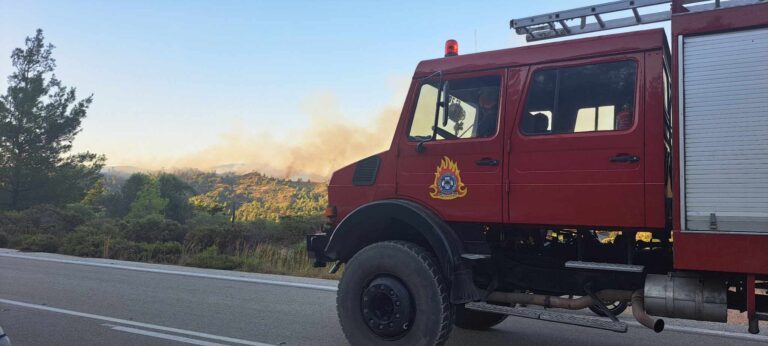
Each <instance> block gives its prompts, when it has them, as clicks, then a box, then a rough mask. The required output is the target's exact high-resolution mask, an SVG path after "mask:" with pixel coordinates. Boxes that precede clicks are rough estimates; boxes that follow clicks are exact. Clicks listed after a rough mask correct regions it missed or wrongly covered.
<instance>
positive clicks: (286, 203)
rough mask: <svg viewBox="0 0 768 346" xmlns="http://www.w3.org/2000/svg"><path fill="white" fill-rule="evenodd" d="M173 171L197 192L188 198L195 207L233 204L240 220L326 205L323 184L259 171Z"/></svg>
mask: <svg viewBox="0 0 768 346" xmlns="http://www.w3.org/2000/svg"><path fill="white" fill-rule="evenodd" d="M174 174H176V175H177V176H178V177H179V178H181V179H182V180H184V181H185V182H187V183H188V184H189V185H190V186H192V188H193V189H194V190H195V191H196V193H197V194H196V195H195V196H193V197H192V198H191V199H190V201H191V202H192V204H193V205H194V206H195V207H196V208H198V209H201V210H206V211H209V212H210V213H217V212H224V213H229V212H231V210H232V206H233V205H235V206H236V208H237V213H236V215H237V219H238V220H242V221H250V220H256V219H260V218H266V219H273V220H276V219H278V218H280V217H282V216H311V215H319V214H321V213H322V211H323V210H324V209H325V206H326V205H327V204H328V194H327V185H326V184H325V183H315V182H310V181H302V180H288V179H280V178H274V177H269V176H266V175H264V174H261V173H258V172H252V173H247V174H242V175H238V174H233V173H226V174H218V173H214V172H202V171H198V170H183V171H177V172H175V173H174Z"/></svg>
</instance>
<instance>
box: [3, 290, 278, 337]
mask: <svg viewBox="0 0 768 346" xmlns="http://www.w3.org/2000/svg"><path fill="white" fill-rule="evenodd" d="M0 303H2V304H8V305H15V306H21V307H25V308H29V309H36V310H43V311H49V312H56V313H60V314H64V315H70V316H77V317H83V318H90V319H94V320H100V321H105V322H112V323H119V324H125V325H129V326H134V327H141V328H147V329H155V330H162V331H164V332H170V333H176V334H184V335H189V336H195V337H199V338H205V339H211V340H218V341H224V342H230V343H234V344H240V345H250V346H272V345H270V344H265V343H261V342H255V341H249V340H243V339H236V338H230V337H226V336H220V335H213V334H208V333H201V332H195V331H192V330H186V329H178V328H171V327H164V326H159V325H156V324H149V323H142V322H136V321H129V320H124V319H120V318H114V317H108V316H101V315H94V314H89V313H85V312H78V311H72V310H66V309H59V308H54V307H50V306H45V305H39V304H30V303H24V302H18V301H15V300H8V299H2V298H0Z"/></svg>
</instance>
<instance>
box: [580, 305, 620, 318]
mask: <svg viewBox="0 0 768 346" xmlns="http://www.w3.org/2000/svg"><path fill="white" fill-rule="evenodd" d="M603 304H605V307H607V308H608V310H609V311H611V313H613V315H614V316H618V315H621V313H622V312H624V310H627V302H612V303H609V302H605V303H603ZM589 309H590V310H592V312H594V313H595V314H597V315H599V316H603V317H608V315H606V314H605V312H603V310H600V308H598V307H596V306H594V305H592V306H590V307H589Z"/></svg>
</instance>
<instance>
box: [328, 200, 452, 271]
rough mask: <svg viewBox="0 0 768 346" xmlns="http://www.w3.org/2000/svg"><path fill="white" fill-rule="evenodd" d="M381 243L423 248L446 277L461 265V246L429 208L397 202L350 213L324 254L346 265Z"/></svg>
mask: <svg viewBox="0 0 768 346" xmlns="http://www.w3.org/2000/svg"><path fill="white" fill-rule="evenodd" d="M385 240H405V241H411V242H414V243H416V244H418V245H421V246H424V247H427V248H428V250H430V251H431V252H432V253H433V254H434V255H435V257H437V259H438V261H440V263H439V265H440V268H441V271H442V272H443V275H445V276H446V278H451V277H452V276H453V273H454V272H455V271H456V270H457V268H458V267H460V265H461V261H462V260H461V254H462V244H461V240H460V239H459V237H458V236H457V235H456V233H455V232H454V231H453V229H452V228H451V227H450V226H449V225H448V224H446V223H445V222H444V221H443V220H442V219H440V218H439V217H438V216H437V215H435V213H433V212H432V211H430V210H429V209H427V208H425V207H423V206H421V205H419V204H417V203H414V202H411V201H406V200H400V199H390V200H381V201H375V202H371V203H368V204H365V205H362V206H360V207H358V208H357V209H355V210H354V211H352V212H351V213H350V214H349V215H347V217H345V218H344V220H342V221H341V223H339V225H338V226H336V228H335V229H334V231H333V233H332V234H331V237H330V239H329V240H328V245H327V246H326V248H325V254H326V255H327V256H328V257H329V258H331V259H333V260H337V261H341V262H346V261H348V260H349V259H350V258H352V256H354V255H355V254H356V253H357V252H358V251H360V250H361V249H362V248H364V247H366V246H368V245H370V244H373V243H375V242H379V241H385Z"/></svg>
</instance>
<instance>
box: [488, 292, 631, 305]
mask: <svg viewBox="0 0 768 346" xmlns="http://www.w3.org/2000/svg"><path fill="white" fill-rule="evenodd" d="M595 295H596V296H597V297H598V298H600V300H602V301H604V302H615V301H629V300H631V299H632V291H621V290H603V291H600V292H597V293H596V294H595ZM488 301H491V302H504V303H511V304H525V305H539V306H543V307H545V308H558V309H568V310H581V309H586V308H588V307H590V306H592V305H595V302H594V301H593V300H592V297H590V296H584V297H580V298H562V297H556V296H547V295H543V294H528V293H511V292H493V293H491V295H489V296H488Z"/></svg>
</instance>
